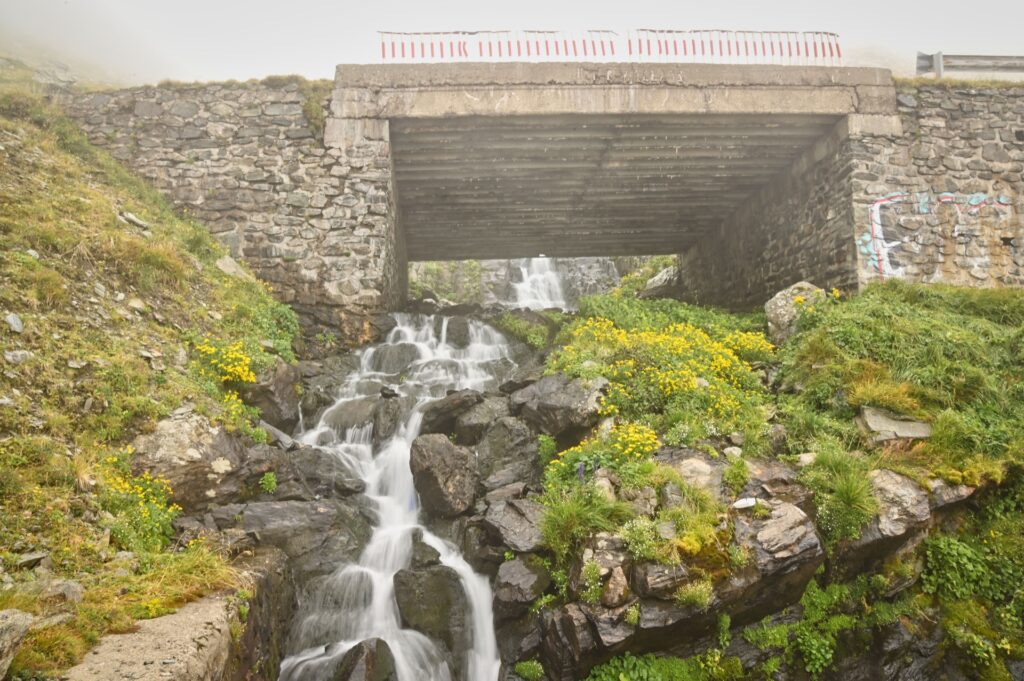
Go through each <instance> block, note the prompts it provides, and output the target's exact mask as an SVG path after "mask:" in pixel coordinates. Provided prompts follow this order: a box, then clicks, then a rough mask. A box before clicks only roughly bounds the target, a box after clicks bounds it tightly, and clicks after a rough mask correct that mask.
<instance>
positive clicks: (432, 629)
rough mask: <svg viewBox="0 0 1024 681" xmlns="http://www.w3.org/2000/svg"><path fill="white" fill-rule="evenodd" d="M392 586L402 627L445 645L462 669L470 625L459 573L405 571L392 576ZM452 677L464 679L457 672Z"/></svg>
mask: <svg viewBox="0 0 1024 681" xmlns="http://www.w3.org/2000/svg"><path fill="white" fill-rule="evenodd" d="M394 585H395V601H396V602H397V603H398V612H399V614H400V615H401V618H402V625H403V626H406V627H409V628H410V629H415V630H416V631H419V632H421V633H423V634H425V635H427V636H429V637H430V638H432V639H434V640H436V641H441V642H442V643H444V645H445V647H447V648H448V650H449V651H450V652H451V653H452V657H453V658H454V660H455V665H456V669H457V670H461V669H464V666H465V662H466V655H467V653H468V651H469V648H470V646H471V644H472V641H471V639H472V623H471V622H470V620H469V617H470V613H469V599H468V598H467V596H466V592H465V590H464V589H463V588H462V581H461V580H460V579H459V573H457V572H456V571H455V570H454V569H452V568H450V567H448V566H446V565H435V566H433V567H428V568H420V569H404V570H399V571H398V572H396V573H395V577H394ZM453 676H455V677H456V678H465V677H464V675H461V674H458V673H456V674H455V675H453Z"/></svg>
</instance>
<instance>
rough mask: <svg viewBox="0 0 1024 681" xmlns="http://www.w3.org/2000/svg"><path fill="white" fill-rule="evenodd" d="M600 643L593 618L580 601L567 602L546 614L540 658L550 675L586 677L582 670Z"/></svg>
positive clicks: (567, 680)
mask: <svg viewBox="0 0 1024 681" xmlns="http://www.w3.org/2000/svg"><path fill="white" fill-rule="evenodd" d="M600 647H601V646H600V642H599V641H598V639H597V635H596V632H595V631H594V626H593V624H591V622H590V618H588V617H587V614H586V612H584V610H583V608H582V607H580V606H579V605H578V604H576V603H568V604H566V605H564V606H562V607H561V608H559V609H558V610H555V611H554V612H552V613H550V614H548V615H547V616H546V617H545V622H544V637H543V639H542V640H541V659H542V663H543V665H544V669H545V670H546V671H547V672H548V678H549V679H557V680H558V681H575V679H579V678H584V676H585V674H582V673H581V670H582V669H586V668H589V667H590V666H592V664H593V663H592V661H591V660H592V659H593V657H594V655H595V654H596V653H597V652H598V651H599V650H600Z"/></svg>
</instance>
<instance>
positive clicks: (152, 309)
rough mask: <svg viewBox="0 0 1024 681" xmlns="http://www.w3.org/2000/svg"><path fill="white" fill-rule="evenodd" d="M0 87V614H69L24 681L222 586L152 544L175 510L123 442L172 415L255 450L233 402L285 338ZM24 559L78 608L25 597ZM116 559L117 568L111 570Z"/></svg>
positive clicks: (84, 155) (80, 144) (178, 228)
mask: <svg viewBox="0 0 1024 681" xmlns="http://www.w3.org/2000/svg"><path fill="white" fill-rule="evenodd" d="M0 80H4V82H3V83H2V84H0V137H2V138H3V146H4V152H3V155H4V159H3V163H4V170H3V172H2V173H0V243H2V244H3V248H2V250H0V309H2V310H3V311H4V314H7V313H15V314H17V315H18V316H19V317H20V318H21V320H22V321H23V323H24V327H25V328H24V332H23V333H21V334H15V333H13V332H11V331H9V330H8V328H7V325H6V324H4V325H2V327H3V328H2V329H0V335H2V336H3V341H4V344H5V349H6V348H9V349H12V350H14V349H17V350H21V351H24V352H25V353H27V354H26V355H24V358H23V361H21V362H20V363H19V364H17V365H16V366H14V365H9V366H8V367H7V369H6V370H5V372H4V375H3V377H0V396H2V397H4V398H5V399H7V400H9V401H10V402H9V404H8V405H7V406H5V407H4V408H2V409H0V471H2V472H0V559H2V560H3V564H4V565H3V567H4V569H5V571H6V573H7V574H8V575H10V576H11V577H12V578H13V580H14V583H13V587H12V588H10V589H7V590H5V591H3V593H2V594H0V608H6V607H17V608H21V609H23V610H26V611H28V612H31V613H34V614H36V615H40V616H44V617H45V616H49V615H53V614H57V613H58V612H67V613H68V614H70V615H71V619H70V620H68V621H63V622H62V623H59V624H55V625H53V626H47V627H44V628H40V629H36V630H34V631H32V632H30V633H29V635H28V638H27V639H26V642H25V643H24V644H23V645H22V646H21V647H20V648H19V651H18V654H17V656H16V657H15V660H14V663H13V665H12V672H11V674H12V676H13V677H14V678H28V677H32V676H39V675H53V674H55V673H58V672H59V670H61V669H63V668H66V667H68V666H70V665H72V664H74V663H75V662H77V661H78V660H79V659H80V658H81V657H82V655H84V654H85V652H86V651H87V650H88V649H89V648H90V647H91V646H93V645H95V643H96V642H97V641H98V640H99V638H100V636H102V635H104V634H106V633H111V632H124V631H129V630H130V629H131V628H132V626H133V623H134V621H135V620H136V619H138V618H148V617H156V616H158V615H161V614H165V613H168V612H171V611H173V610H174V609H175V608H176V607H178V606H180V605H182V604H183V603H185V602H187V601H189V600H192V599H194V598H197V597H199V596H202V595H203V594H205V593H208V592H209V591H211V590H215V589H220V588H225V587H230V586H232V585H234V584H235V583H236V576H235V573H234V571H233V570H232V569H231V567H230V566H229V565H228V564H227V563H226V561H225V559H224V558H223V557H222V556H220V555H218V554H217V553H215V552H214V551H213V550H212V549H211V548H209V547H207V546H205V545H204V544H202V543H195V544H192V545H190V546H188V547H170V546H169V545H168V543H169V539H170V538H171V522H172V521H173V519H174V517H175V516H176V514H177V513H178V512H179V509H177V507H175V506H173V505H172V504H171V503H169V498H170V495H171V490H170V489H169V488H168V487H167V484H166V482H164V481H162V480H159V479H154V478H152V477H149V476H147V475H133V474H132V472H131V469H130V465H129V463H130V462H129V460H130V457H131V455H132V451H131V448H130V446H129V445H128V442H130V441H131V439H132V438H133V437H134V436H135V435H137V434H139V433H141V432H146V431H148V430H150V429H152V427H153V425H154V424H155V422H156V421H157V420H159V419H161V418H164V417H166V416H168V415H169V414H170V413H171V412H172V411H173V410H174V409H177V408H178V407H180V406H181V405H182V404H183V403H186V402H188V403H190V404H191V406H192V408H193V410H194V411H195V412H196V413H198V414H201V415H205V416H207V417H209V418H210V419H211V420H213V421H215V422H221V423H223V424H225V425H226V426H227V427H228V428H232V429H237V430H239V431H241V432H242V433H246V434H249V435H251V436H252V437H253V438H257V439H258V438H261V437H265V434H263V433H262V431H260V430H259V429H258V428H256V426H255V423H256V418H257V416H258V414H257V413H256V412H255V411H254V410H252V409H251V408H249V407H247V406H245V405H244V404H242V402H241V400H240V399H239V398H238V391H239V390H240V388H241V387H242V386H243V385H244V384H245V383H248V382H250V381H251V380H252V379H253V378H254V377H255V374H256V373H258V372H259V371H260V370H262V369H263V368H265V367H269V366H270V365H271V364H272V363H273V362H275V361H277V358H278V357H283V358H284V359H286V360H291V359H294V355H293V353H292V341H293V339H294V337H295V335H296V333H297V331H298V324H297V321H296V319H295V316H294V314H293V313H292V312H291V310H290V309H289V308H287V307H286V306H284V305H281V304H279V303H277V302H275V301H274V300H273V298H272V297H271V296H270V295H269V292H268V291H267V289H266V288H265V287H264V286H263V285H261V284H258V283H256V282H255V281H250V280H243V279H239V278H233V277H229V276H227V275H225V274H223V273H222V272H221V271H220V270H219V269H218V268H217V267H216V266H215V261H216V260H217V258H219V257H221V255H222V254H223V251H222V249H221V248H220V247H219V246H218V245H217V244H216V243H215V242H214V241H213V240H212V239H211V237H210V236H209V234H208V233H207V231H206V230H205V229H204V228H203V227H202V225H199V224H197V223H194V222H191V221H189V220H185V219H182V218H180V217H178V216H176V215H175V214H174V213H173V211H172V210H171V208H170V206H169V205H168V204H167V203H166V202H165V201H164V200H163V199H161V198H160V197H159V196H158V195H157V193H156V192H155V190H153V189H152V188H150V187H148V186H147V185H146V184H144V183H143V182H142V181H140V180H139V179H137V178H136V177H134V176H133V175H131V174H130V173H129V172H128V171H126V170H125V169H124V168H123V167H121V166H120V165H119V164H118V163H117V162H115V161H114V160H113V159H111V158H110V157H109V156H107V155H106V154H104V153H103V152H101V151H99V150H97V149H94V148H93V147H91V146H90V145H89V144H88V143H87V141H86V140H85V138H84V137H83V136H82V135H81V134H80V133H79V132H78V131H77V130H76V129H75V127H74V126H73V125H72V124H71V123H70V122H69V121H68V120H66V119H65V118H63V117H62V116H61V115H60V114H59V113H57V112H55V111H54V110H52V109H50V108H48V107H47V106H46V105H45V104H44V103H43V101H42V99H40V97H39V96H37V93H35V92H34V91H33V88H32V87H31V86H28V85H24V84H23V83H22V82H18V83H12V82H11V81H12V80H17V79H14V78H8V77H7V75H6V74H5V77H4V78H3V79H0ZM129 213H130V214H131V216H130V219H129V217H125V216H128V214H129ZM140 224H141V225H144V226H140ZM108 533H109V534H108ZM15 547H17V548H15ZM30 549H31V550H43V551H46V552H48V553H49V559H50V561H52V564H53V568H52V569H53V571H54V573H55V574H56V576H57V577H60V578H64V579H71V580H75V581H77V582H79V583H81V584H82V586H83V587H84V589H85V594H84V599H83V601H82V602H81V603H78V604H65V605H60V604H57V603H52V602H44V601H42V600H41V599H39V598H37V597H36V596H35V595H34V594H33V591H32V589H33V588H34V586H35V583H34V581H33V575H32V573H31V572H29V571H25V570H19V569H17V567H16V562H17V556H18V554H19V553H22V552H24V551H26V550H30ZM122 549H123V550H128V551H132V552H134V554H135V559H134V561H133V562H132V563H131V564H128V565H126V564H123V563H120V562H118V561H111V560H110V557H111V556H112V555H114V554H115V553H116V552H117V551H118V550H122Z"/></svg>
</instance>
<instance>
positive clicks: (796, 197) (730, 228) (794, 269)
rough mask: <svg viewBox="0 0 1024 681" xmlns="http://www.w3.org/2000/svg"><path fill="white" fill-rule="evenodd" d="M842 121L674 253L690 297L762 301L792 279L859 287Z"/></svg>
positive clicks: (735, 303) (729, 302)
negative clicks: (717, 224)
mask: <svg viewBox="0 0 1024 681" xmlns="http://www.w3.org/2000/svg"><path fill="white" fill-rule="evenodd" d="M844 135H845V121H843V122H840V124H838V125H837V126H836V129H835V130H833V132H832V133H831V134H830V135H827V136H826V137H825V138H823V139H821V140H819V141H818V142H817V143H816V144H815V145H814V147H813V148H812V149H810V150H808V151H807V152H806V153H805V154H804V155H803V156H802V157H801V158H800V159H799V160H797V161H796V163H794V165H793V167H792V168H791V169H790V172H789V173H787V174H786V175H784V176H782V177H780V178H779V179H777V180H776V181H775V182H773V183H771V184H770V185H769V186H767V187H765V188H764V189H762V190H761V191H760V192H758V193H757V194H755V195H754V197H752V198H751V199H750V200H749V201H746V202H744V203H743V204H741V205H738V206H737V207H736V212H735V213H734V215H733V216H732V218H730V219H729V220H727V221H726V222H725V223H723V224H722V225H721V226H720V227H719V228H718V229H717V230H715V231H714V232H712V233H711V234H708V235H707V236H705V237H704V238H702V239H700V240H699V241H697V242H696V243H694V245H693V246H692V247H691V248H690V249H689V250H687V251H685V252H683V253H681V254H680V255H679V290H680V291H681V293H682V296H683V297H684V298H686V299H687V300H692V301H694V302H699V303H704V304H709V305H720V306H723V307H730V308H735V309H746V308H754V307H758V306H760V305H763V304H764V302H765V301H766V300H767V299H768V298H770V297H771V296H772V295H773V294H774V293H775V292H776V291H778V290H780V289H782V288H785V287H786V286H789V285H790V284H793V283H795V282H797V281H801V280H808V281H813V282H815V283H818V285H820V286H826V287H829V288H831V287H833V286H835V287H838V288H841V289H849V288H853V287H855V286H856V284H857V255H856V249H855V247H854V243H853V238H852V233H853V227H852V223H853V205H852V203H851V200H850V190H849V178H850V175H851V168H850V158H849V150H848V142H846V140H844V139H843V138H844Z"/></svg>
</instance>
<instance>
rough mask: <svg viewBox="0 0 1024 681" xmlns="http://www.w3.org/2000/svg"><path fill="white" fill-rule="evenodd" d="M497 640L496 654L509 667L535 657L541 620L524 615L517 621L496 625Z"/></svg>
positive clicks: (539, 636)
mask: <svg viewBox="0 0 1024 681" xmlns="http://www.w3.org/2000/svg"><path fill="white" fill-rule="evenodd" d="M495 633H496V635H497V638H498V654H499V655H500V656H501V661H502V662H504V663H505V665H507V666H511V665H512V664H514V663H515V662H518V661H520V660H528V659H531V658H533V657H536V655H537V651H538V649H539V648H540V639H541V633H542V631H541V618H540V616H539V615H532V614H530V615H526V616H524V617H521V618H519V619H517V620H512V621H509V622H503V623H501V624H498V626H497V631H496V632H495Z"/></svg>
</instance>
